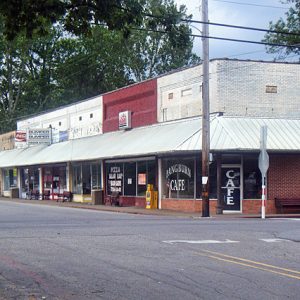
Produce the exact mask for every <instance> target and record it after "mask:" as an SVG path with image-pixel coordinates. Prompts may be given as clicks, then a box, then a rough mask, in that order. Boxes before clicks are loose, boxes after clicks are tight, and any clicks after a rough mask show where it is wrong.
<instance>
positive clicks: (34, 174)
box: [21, 168, 40, 196]
mask: <svg viewBox="0 0 300 300" xmlns="http://www.w3.org/2000/svg"><path fill="white" fill-rule="evenodd" d="M21 186H22V193H28V192H29V191H32V190H39V188H40V176H39V169H38V168H24V169H21ZM22 196H24V195H22Z"/></svg>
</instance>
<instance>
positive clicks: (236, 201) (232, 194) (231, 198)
mask: <svg viewBox="0 0 300 300" xmlns="http://www.w3.org/2000/svg"><path fill="white" fill-rule="evenodd" d="M240 177H241V174H240V168H239V167H232V168H230V167H222V198H223V200H224V203H223V209H224V210H229V211H240V210H241V199H240V193H241V192H240V189H241V183H240Z"/></svg>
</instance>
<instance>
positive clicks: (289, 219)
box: [272, 218, 300, 221]
mask: <svg viewBox="0 0 300 300" xmlns="http://www.w3.org/2000/svg"><path fill="white" fill-rule="evenodd" d="M272 220H281V221H282V220H286V221H300V218H272Z"/></svg>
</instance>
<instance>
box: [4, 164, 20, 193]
mask: <svg viewBox="0 0 300 300" xmlns="http://www.w3.org/2000/svg"><path fill="white" fill-rule="evenodd" d="M17 179H18V171H17V169H16V168H13V169H4V171H3V181H4V190H5V191H7V190H9V189H10V188H11V187H16V186H17Z"/></svg>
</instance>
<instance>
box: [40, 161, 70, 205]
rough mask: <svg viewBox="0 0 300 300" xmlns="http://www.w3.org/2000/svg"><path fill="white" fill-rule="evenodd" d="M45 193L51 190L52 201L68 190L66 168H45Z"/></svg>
mask: <svg viewBox="0 0 300 300" xmlns="http://www.w3.org/2000/svg"><path fill="white" fill-rule="evenodd" d="M43 182H44V191H47V190H50V193H51V195H52V199H55V198H56V196H57V195H58V194H60V193H62V192H63V191H64V190H66V189H67V172H66V166H54V167H45V168H44V170H43Z"/></svg>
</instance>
